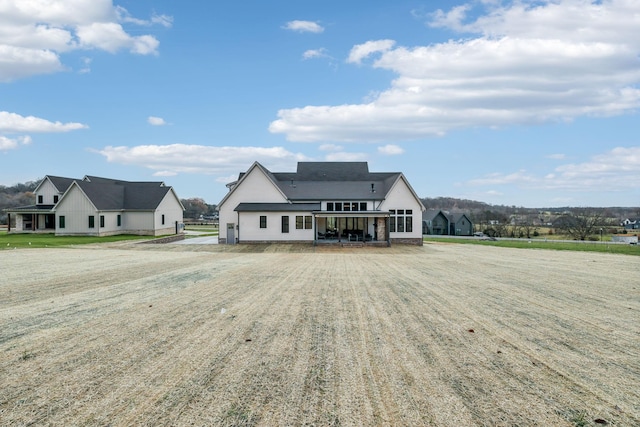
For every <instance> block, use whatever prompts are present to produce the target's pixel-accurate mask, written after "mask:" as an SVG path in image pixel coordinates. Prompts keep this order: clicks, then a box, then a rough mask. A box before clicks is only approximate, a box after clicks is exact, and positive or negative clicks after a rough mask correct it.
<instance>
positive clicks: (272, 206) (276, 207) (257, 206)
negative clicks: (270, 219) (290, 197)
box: [234, 203, 320, 212]
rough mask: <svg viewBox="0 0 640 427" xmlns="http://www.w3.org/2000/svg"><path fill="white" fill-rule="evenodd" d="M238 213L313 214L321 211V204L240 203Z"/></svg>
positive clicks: (237, 208)
mask: <svg viewBox="0 0 640 427" xmlns="http://www.w3.org/2000/svg"><path fill="white" fill-rule="evenodd" d="M234 210H236V211H238V212H291V211H299V212H312V211H319V210H320V203H240V204H239V205H238V206H237V207H236V208H235V209H234Z"/></svg>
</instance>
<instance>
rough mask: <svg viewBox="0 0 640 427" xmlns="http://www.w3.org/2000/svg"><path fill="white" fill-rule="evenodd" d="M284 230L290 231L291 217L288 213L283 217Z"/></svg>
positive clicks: (285, 231)
mask: <svg viewBox="0 0 640 427" xmlns="http://www.w3.org/2000/svg"><path fill="white" fill-rule="evenodd" d="M282 232H283V233H288V232H289V217H288V216H286V215H284V216H283V217H282Z"/></svg>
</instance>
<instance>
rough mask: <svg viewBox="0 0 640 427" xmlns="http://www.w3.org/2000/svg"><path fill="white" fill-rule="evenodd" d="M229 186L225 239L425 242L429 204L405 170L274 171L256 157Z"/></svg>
mask: <svg viewBox="0 0 640 427" xmlns="http://www.w3.org/2000/svg"><path fill="white" fill-rule="evenodd" d="M228 187H229V188H230V190H229V192H228V193H227V194H226V196H225V197H224V198H223V199H222V201H220V203H219V204H218V210H219V218H220V219H219V221H220V236H219V242H220V243H256V242H313V243H316V244H317V243H328V242H346V241H352V242H356V241H357V242H362V243H363V244H384V245H389V244H391V243H392V242H398V243H410V244H416V245H422V226H421V222H422V212H423V211H424V209H425V208H424V206H423V205H422V203H421V201H420V199H419V198H418V196H417V195H416V193H415V192H414V191H413V189H412V188H411V185H409V182H408V181H407V179H406V178H405V176H404V175H403V174H402V173H400V172H369V167H368V164H367V163H366V162H299V163H298V168H297V171H296V172H271V171H269V170H268V169H267V168H265V167H264V166H262V165H261V164H260V163H258V162H255V163H254V164H253V165H252V166H251V167H250V168H249V170H248V171H247V172H245V173H241V174H240V176H239V179H238V180H237V181H236V182H233V183H231V184H229V185H228Z"/></svg>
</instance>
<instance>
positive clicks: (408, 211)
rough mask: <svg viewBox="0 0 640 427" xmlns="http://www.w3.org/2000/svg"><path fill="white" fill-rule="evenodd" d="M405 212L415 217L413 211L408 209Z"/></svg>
mask: <svg viewBox="0 0 640 427" xmlns="http://www.w3.org/2000/svg"><path fill="white" fill-rule="evenodd" d="M405 212H406V213H407V215H413V209H407V210H406V211H405Z"/></svg>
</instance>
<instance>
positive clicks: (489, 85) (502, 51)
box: [269, 0, 640, 142]
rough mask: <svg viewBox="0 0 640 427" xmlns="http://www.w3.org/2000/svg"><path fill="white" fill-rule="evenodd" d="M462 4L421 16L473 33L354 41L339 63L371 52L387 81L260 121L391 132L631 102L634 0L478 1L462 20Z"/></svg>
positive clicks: (315, 136)
mask: <svg viewBox="0 0 640 427" xmlns="http://www.w3.org/2000/svg"><path fill="white" fill-rule="evenodd" d="M474 5H476V6H477V5H478V3H474ZM469 7H470V6H469ZM469 7H466V6H465V7H461V8H456V9H453V10H452V11H450V12H439V13H436V14H435V15H433V16H434V18H433V21H432V22H431V25H433V26H438V27H447V28H450V29H453V30H459V31H465V32H467V33H471V34H475V35H477V36H476V37H475V38H473V37H471V38H464V39H460V40H451V41H448V42H444V43H438V44H432V45H428V46H414V47H405V46H396V45H395V44H394V42H393V41H392V40H375V41H369V42H366V43H362V44H359V45H357V46H354V47H353V49H352V50H351V52H350V54H349V57H348V59H347V62H350V63H354V64H361V63H363V61H364V59H366V58H369V57H370V56H372V55H374V54H375V59H374V60H373V61H372V62H371V65H372V66H373V67H374V68H380V69H385V70H390V71H392V72H394V73H395V74H396V76H397V77H396V78H394V79H393V81H392V82H391V84H390V87H388V88H387V89H386V90H383V91H381V92H379V93H378V94H377V95H375V96H374V97H373V98H369V100H368V101H367V102H363V103H360V104H345V105H336V106H332V105H321V106H313V105H309V106H305V107H299V108H292V109H284V110H280V111H279V112H278V118H277V120H275V121H273V122H272V123H271V124H270V126H269V130H270V131H271V132H272V133H284V134H285V135H286V137H287V139H288V140H290V141H300V142H319V141H323V142H326V141H341V142H354V141H365V142H380V141H398V140H411V139H422V138H427V137H434V136H440V135H443V134H446V133H447V132H449V131H451V130H454V129H461V128H469V127H489V128H500V127H504V126H511V125H519V124H539V123H544V122H548V121H566V120H572V119H574V118H576V117H580V116H609V115H618V114H625V113H628V112H630V111H634V110H637V109H638V108H639V107H640V88H639V85H640V59H639V57H640V55H639V53H640V38H638V37H637V28H640V2H637V1H631V0H603V1H595V0H594V1H589V0H566V1H553V2H551V1H543V2H531V3H529V2H514V3H509V4H508V5H507V6H500V5H492V4H489V3H486V2H485V7H488V8H489V9H488V11H486V12H485V14H484V15H481V16H480V17H478V18H476V19H475V20H472V21H470V22H467V20H468V15H470V14H469V13H467V11H468V10H469ZM474 16H477V14H475V15H474Z"/></svg>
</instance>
